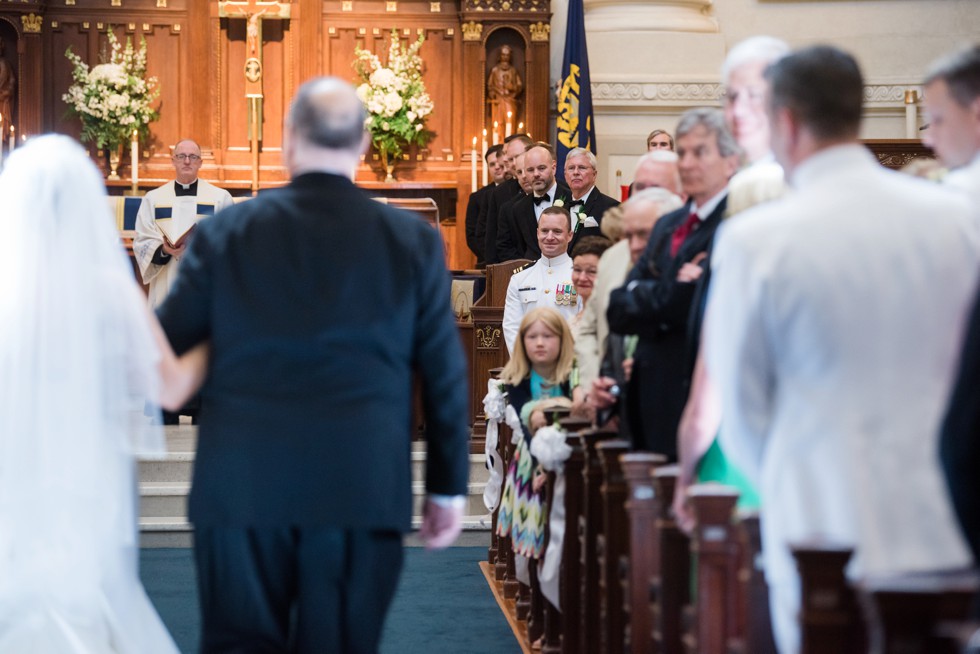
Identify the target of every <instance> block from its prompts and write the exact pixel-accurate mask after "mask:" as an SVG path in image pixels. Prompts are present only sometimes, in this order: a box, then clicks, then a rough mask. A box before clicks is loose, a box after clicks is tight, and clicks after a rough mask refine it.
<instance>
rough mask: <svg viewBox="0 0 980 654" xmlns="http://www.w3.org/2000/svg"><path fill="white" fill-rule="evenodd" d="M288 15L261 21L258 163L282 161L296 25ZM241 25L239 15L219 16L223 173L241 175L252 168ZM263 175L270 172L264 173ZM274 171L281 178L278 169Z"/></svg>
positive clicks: (273, 164)
mask: <svg viewBox="0 0 980 654" xmlns="http://www.w3.org/2000/svg"><path fill="white" fill-rule="evenodd" d="M290 23H291V20H289V21H285V20H264V21H262V93H263V96H264V97H263V105H264V106H263V111H262V142H261V156H260V160H259V165H260V167H261V168H263V169H268V168H280V167H281V166H282V158H281V153H282V123H283V117H284V111H285V109H286V107H287V106H288V102H289V99H290V98H291V97H292V95H293V92H294V90H295V89H294V88H293V77H292V75H291V73H290V70H291V67H292V65H293V64H294V61H293V55H292V50H293V49H294V47H295V44H294V43H293V41H294V39H295V30H294V27H293V25H291V24H290ZM245 30H246V22H245V20H243V19H228V18H222V19H220V31H219V36H218V39H219V41H218V43H217V44H216V47H217V51H218V69H219V70H220V74H221V83H220V89H221V111H220V114H219V115H220V119H221V123H220V125H221V127H220V142H221V144H222V148H223V151H224V152H223V155H224V157H223V159H224V160H223V163H224V175H225V179H229V180H245V179H248V178H249V176H250V174H251V165H252V163H251V161H252V159H251V149H250V146H249V133H248V111H247V105H246V99H245V74H244V68H245V59H246V54H245V46H246V44H245ZM266 175H269V173H267V174H266ZM275 177H277V178H279V179H282V178H283V177H284V175H283V171H281V170H280V171H279V174H278V175H275Z"/></svg>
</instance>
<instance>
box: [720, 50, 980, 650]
mask: <svg viewBox="0 0 980 654" xmlns="http://www.w3.org/2000/svg"><path fill="white" fill-rule="evenodd" d="M767 77H768V79H769V82H770V90H769V95H768V111H769V115H770V129H771V133H772V145H773V152H774V153H775V155H776V159H777V160H778V161H779V163H780V164H782V166H783V168H784V170H785V171H786V175H787V179H788V181H789V182H790V185H791V187H792V188H793V192H791V193H790V194H789V195H787V196H785V198H783V199H782V200H777V201H774V202H769V203H766V204H763V205H759V206H757V207H755V208H753V209H750V210H748V211H746V212H744V213H742V214H740V215H739V216H738V217H737V218H734V219H732V220H731V221H730V222H726V223H725V224H724V225H723V226H722V227H721V229H720V230H719V232H718V235H717V240H716V243H715V248H714V254H713V260H712V268H713V270H714V278H713V280H712V286H711V289H710V290H709V300H708V308H707V311H708V319H707V321H706V341H705V355H706V361H707V365H708V371H709V373H710V374H711V376H712V378H713V379H715V380H716V381H717V386H718V389H719V390H720V391H721V396H722V402H723V412H724V416H725V420H724V422H723V424H722V428H721V441H722V446H723V447H724V449H725V452H726V454H728V455H729V456H730V457H731V458H732V459H733V460H734V462H735V463H736V464H737V465H739V466H740V467H741V469H742V470H743V471H744V472H745V473H746V474H747V475H748V476H749V478H750V479H751V480H752V481H754V482H755V484H756V487H757V488H758V489H759V494H760V498H761V502H762V507H761V514H762V536H763V548H762V550H763V562H764V567H765V574H766V580H767V582H768V584H769V591H770V606H771V611H772V617H773V630H774V634H775V636H776V641H777V644H778V646H779V650H780V652H782V653H783V654H790V653H795V652H798V651H799V648H800V638H799V627H798V625H797V621H796V620H797V612H798V610H799V606H800V585H799V578H798V575H797V571H796V566H795V565H794V561H793V557H792V555H791V552H790V547H791V546H792V545H793V544H795V543H801V542H804V541H807V540H812V539H825V540H829V541H831V542H834V543H836V544H845V545H849V546H853V547H854V548H855V554H854V558H853V559H852V560H851V563H850V565H849V567H848V574H849V576H850V577H851V578H852V579H855V578H861V577H862V576H865V575H876V574H888V573H898V572H906V571H925V570H935V569H947V568H958V567H964V566H967V565H968V564H969V562H970V554H969V552H968V551H967V548H966V546H965V544H964V542H963V539H962V537H961V535H960V533H959V531H958V529H957V527H956V524H955V522H954V517H953V514H952V510H951V507H950V502H949V497H948V495H947V492H946V489H945V487H944V485H943V482H942V477H941V473H940V468H939V462H938V456H937V441H938V430H939V424H940V419H941V417H942V411H943V407H944V405H945V401H946V398H947V396H948V393H949V390H950V384H951V381H952V376H953V372H954V368H955V365H956V359H957V355H958V352H959V346H960V343H961V341H962V336H963V331H964V324H965V319H966V316H967V311H968V309H969V304H970V300H971V298H972V295H973V291H974V289H975V287H976V271H977V270H978V268H980V238H978V234H977V229H976V227H975V225H974V224H973V222H972V220H971V217H970V212H969V208H968V206H967V202H966V201H965V199H963V198H961V197H959V196H958V195H955V194H952V193H950V192H949V191H947V190H945V189H943V188H941V187H939V186H937V185H935V184H932V183H929V182H926V181H924V180H918V179H914V178H911V177H908V176H904V175H899V174H897V173H893V172H891V171H888V170H886V169H885V168H883V167H881V166H880V165H879V164H878V162H877V161H876V160H875V158H874V157H873V156H872V155H871V154H870V153H869V152H868V151H867V150H866V149H864V148H863V147H862V146H861V145H860V144H859V143H858V141H857V137H858V130H859V127H860V122H861V103H862V91H863V81H862V79H861V73H860V70H859V69H858V66H857V63H856V62H855V61H854V59H853V58H852V57H851V56H850V55H848V54H846V53H844V52H841V51H839V50H836V49H833V48H829V47H813V48H808V49H805V50H801V51H798V52H796V53H794V54H791V55H789V56H787V57H786V58H784V59H782V60H780V61H777V62H776V63H774V64H772V65H771V66H770V67H769V69H768V71H767Z"/></svg>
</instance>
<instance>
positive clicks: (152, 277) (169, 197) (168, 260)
mask: <svg viewBox="0 0 980 654" xmlns="http://www.w3.org/2000/svg"><path fill="white" fill-rule="evenodd" d="M173 163H174V169H175V170H176V171H177V179H176V180H175V181H173V182H168V183H167V184H164V185H163V186H161V187H160V188H156V189H153V190H152V191H150V192H149V193H147V194H146V196H145V197H144V198H143V203H142V204H141V205H140V210H139V213H138V214H137V215H136V238H135V239H133V254H135V255H136V261H137V263H138V264H139V268H140V275H142V277H143V282H144V283H146V284H148V285H149V287H150V291H149V301H150V306H152V307H157V306H159V305H160V304H161V303H162V302H163V299H164V298H165V297H166V296H167V293H168V291H169V290H170V287H171V285H172V284H173V283H174V279H176V277H177V267H178V264H179V263H180V258H181V256H183V254H184V251H185V250H186V249H187V243H188V241H189V240H190V238H191V236H192V234H193V231H194V225H196V224H197V223H198V222H199V221H200V220H201V219H202V218H206V217H208V216H213V215H214V214H215V213H217V212H218V211H221V210H222V209H224V208H225V207H230V206H231V204H232V200H231V194H230V193H228V191H226V190H224V189H221V188H218V187H217V186H214V185H213V184H209V183H208V182H206V181H204V180H203V179H198V176H197V173H198V171H199V170H200V169H201V148H200V146H199V145H198V144H197V143H195V142H194V141H191V140H190V139H184V140H182V141H179V142H178V143H177V145H175V146H174V154H173ZM163 413H164V415H163V423H164V424H165V425H169V424H173V425H175V424H177V422H178V415H177V414H175V413H170V412H168V411H164V412H163Z"/></svg>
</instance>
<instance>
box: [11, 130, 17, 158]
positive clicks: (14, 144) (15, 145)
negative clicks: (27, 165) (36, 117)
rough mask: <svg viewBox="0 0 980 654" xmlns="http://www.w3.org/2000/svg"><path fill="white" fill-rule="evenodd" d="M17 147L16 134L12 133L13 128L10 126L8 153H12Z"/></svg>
mask: <svg viewBox="0 0 980 654" xmlns="http://www.w3.org/2000/svg"><path fill="white" fill-rule="evenodd" d="M16 147H17V133H16V132H15V131H14V126H13V125H11V126H10V151H11V152H13V151H14V148H16Z"/></svg>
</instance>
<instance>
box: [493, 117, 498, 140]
mask: <svg viewBox="0 0 980 654" xmlns="http://www.w3.org/2000/svg"><path fill="white" fill-rule="evenodd" d="M498 143H500V123H498V122H497V121H493V144H494V145H497V144H498Z"/></svg>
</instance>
